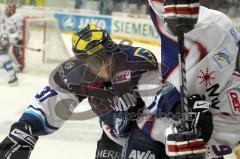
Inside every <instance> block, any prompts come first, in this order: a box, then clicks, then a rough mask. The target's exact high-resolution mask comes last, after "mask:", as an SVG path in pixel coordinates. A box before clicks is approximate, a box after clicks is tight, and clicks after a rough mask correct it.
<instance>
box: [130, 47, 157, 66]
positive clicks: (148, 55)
mask: <svg viewBox="0 0 240 159" xmlns="http://www.w3.org/2000/svg"><path fill="white" fill-rule="evenodd" d="M134 56H136V57H139V58H141V59H142V60H145V61H147V62H149V63H150V64H152V65H154V66H156V65H157V59H156V57H155V55H154V54H153V53H152V52H150V51H149V50H147V49H144V48H138V49H137V50H136V51H135V52H134Z"/></svg>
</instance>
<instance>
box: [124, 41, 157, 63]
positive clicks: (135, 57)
mask: <svg viewBox="0 0 240 159" xmlns="http://www.w3.org/2000/svg"><path fill="white" fill-rule="evenodd" d="M119 50H120V51H122V52H124V53H126V54H127V55H128V58H129V60H130V61H139V62H143V61H144V62H148V63H149V64H152V65H154V66H156V65H157V60H156V57H155V55H154V54H153V53H152V52H150V51H149V50H147V49H145V48H141V47H133V46H129V45H124V44H119Z"/></svg>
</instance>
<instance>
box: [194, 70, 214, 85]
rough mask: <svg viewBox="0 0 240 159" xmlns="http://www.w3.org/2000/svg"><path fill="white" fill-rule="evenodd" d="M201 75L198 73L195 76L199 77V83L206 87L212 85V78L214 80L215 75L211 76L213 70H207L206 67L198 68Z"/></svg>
mask: <svg viewBox="0 0 240 159" xmlns="http://www.w3.org/2000/svg"><path fill="white" fill-rule="evenodd" d="M200 72H201V75H198V76H197V78H198V79H200V82H199V84H204V85H205V86H206V87H207V86H211V85H212V80H215V77H214V76H213V74H214V72H215V71H211V72H210V71H209V70H208V68H206V71H203V70H200Z"/></svg>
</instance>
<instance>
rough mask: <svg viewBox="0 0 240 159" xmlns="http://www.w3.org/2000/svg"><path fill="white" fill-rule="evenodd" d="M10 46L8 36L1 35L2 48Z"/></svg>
mask: <svg viewBox="0 0 240 159" xmlns="http://www.w3.org/2000/svg"><path fill="white" fill-rule="evenodd" d="M8 44H9V38H8V35H7V34H2V35H0V47H5V46H7V45H8Z"/></svg>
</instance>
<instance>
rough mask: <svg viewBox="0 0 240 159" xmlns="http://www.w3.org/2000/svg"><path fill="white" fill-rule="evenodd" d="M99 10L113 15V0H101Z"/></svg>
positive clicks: (101, 12)
mask: <svg viewBox="0 0 240 159" xmlns="http://www.w3.org/2000/svg"><path fill="white" fill-rule="evenodd" d="M99 11H100V14H104V15H111V14H112V11H113V0H100V2H99Z"/></svg>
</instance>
